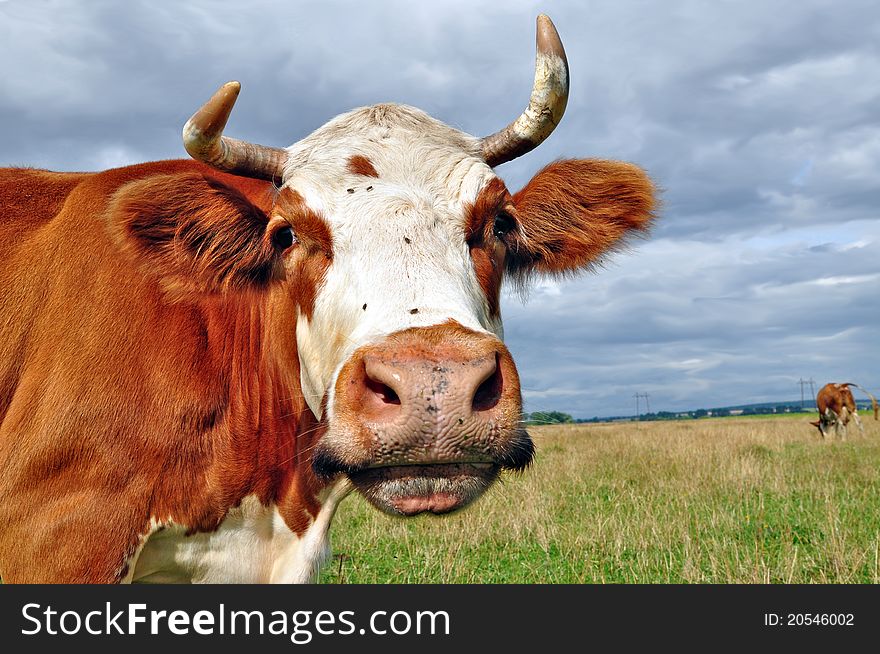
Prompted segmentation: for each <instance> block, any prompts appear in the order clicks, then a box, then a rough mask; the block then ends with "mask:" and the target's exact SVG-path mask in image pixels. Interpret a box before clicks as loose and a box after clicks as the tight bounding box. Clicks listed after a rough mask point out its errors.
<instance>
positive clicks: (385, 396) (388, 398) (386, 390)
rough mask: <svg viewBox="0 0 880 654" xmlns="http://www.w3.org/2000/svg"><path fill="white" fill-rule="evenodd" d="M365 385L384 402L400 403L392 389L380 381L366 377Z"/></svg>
mask: <svg viewBox="0 0 880 654" xmlns="http://www.w3.org/2000/svg"><path fill="white" fill-rule="evenodd" d="M366 386H367V388H368V389H370V391H371V392H372V393H373V395H375V396H376V397H378V398H379V399H380V400H381V401H382V402H384V403H385V404H400V397H398V395H397V393H395V392H394V389H393V388H391V387H390V386H388V385H387V384H383V383H382V382H380V381H376V380H375V379H371V378H370V377H367V379H366Z"/></svg>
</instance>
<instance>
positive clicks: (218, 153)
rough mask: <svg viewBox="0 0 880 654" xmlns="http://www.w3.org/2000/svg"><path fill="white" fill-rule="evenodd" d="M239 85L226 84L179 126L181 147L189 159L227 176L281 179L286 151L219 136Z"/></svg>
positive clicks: (236, 95)
mask: <svg viewBox="0 0 880 654" xmlns="http://www.w3.org/2000/svg"><path fill="white" fill-rule="evenodd" d="M240 90H241V84H239V83H238V82H227V83H226V84H224V85H223V86H221V87H220V88H219V89H217V92H216V93H215V94H214V95H213V96H211V99H210V100H208V101H207V102H206V103H205V104H204V105H202V108H201V109H199V110H198V111H197V112H195V113H194V114H193V116H192V118H190V119H189V120H188V121H186V125H184V126H183V146H184V147H185V148H186V151H187V152H189V154H190V156H191V157H192V158H193V159H196V160H198V161H201V162H203V163H206V164H208V165H209V166H213V167H214V168H217V169H219V170H222V171H224V172H227V173H234V174H236V175H242V176H244V177H256V178H259V179H268V180H277V179H281V177H282V172H283V170H284V163H285V162H286V161H287V151H286V150H282V149H281V148H270V147H267V146H265V145H256V144H254V143H248V142H246V141H239V140H238V139H233V138H229V137H228V136H223V128H224V127H226V121H227V120H229V114H230V112H231V111H232V106H233V105H234V104H235V100H236V99H237V98H238V92H239V91H240Z"/></svg>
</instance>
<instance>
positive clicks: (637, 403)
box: [633, 393, 641, 421]
mask: <svg viewBox="0 0 880 654" xmlns="http://www.w3.org/2000/svg"><path fill="white" fill-rule="evenodd" d="M633 397H634V398H636V420H637V421H638V420H640V418H639V398H640V397H641V395H640V394H639V393H636V394H635V395H633Z"/></svg>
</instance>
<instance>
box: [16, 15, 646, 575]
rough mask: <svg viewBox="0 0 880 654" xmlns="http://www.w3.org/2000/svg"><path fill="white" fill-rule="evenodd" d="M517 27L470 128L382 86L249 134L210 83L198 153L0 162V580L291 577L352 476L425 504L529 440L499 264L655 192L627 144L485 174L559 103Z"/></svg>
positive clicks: (583, 247) (547, 261) (617, 236)
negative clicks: (295, 137)
mask: <svg viewBox="0 0 880 654" xmlns="http://www.w3.org/2000/svg"><path fill="white" fill-rule="evenodd" d="M537 40H538V48H537V50H538V54H537V64H536V75H535V84H534V87H533V92H532V98H531V102H530V104H529V107H528V108H527V110H526V111H525V112H524V113H523V114H522V115H521V116H520V117H519V118H517V119H516V120H515V121H514V122H512V123H510V124H509V125H508V126H507V127H504V128H503V129H501V130H500V131H498V132H495V133H494V134H491V135H489V136H486V137H483V138H477V137H474V136H472V135H470V134H466V133H463V132H461V131H459V130H457V129H454V128H452V127H449V126H448V125H445V124H443V123H442V122H440V121H438V120H436V119H434V118H432V117H430V116H428V115H427V114H425V113H424V112H422V111H420V110H418V109H415V108H413V107H408V106H404V105H398V104H379V105H375V106H371V107H363V108H360V109H355V110H353V111H351V112H349V113H346V114H343V115H341V116H337V117H336V118H334V119H332V120H330V121H329V122H328V123H326V124H325V125H324V126H322V127H320V128H318V129H317V130H316V131H315V132H314V133H312V134H311V135H309V136H307V137H305V138H304V139H302V140H301V141H299V142H297V143H295V144H293V145H291V146H290V147H288V148H285V149H282V148H275V147H267V146H260V145H256V144H252V143H246V142H243V141H239V140H236V139H233V138H230V137H227V136H224V135H223V134H222V132H223V129H224V127H225V125H226V121H227V119H228V117H229V114H230V111H231V110H232V106H233V103H234V102H235V99H236V97H237V95H238V92H239V85H238V83H236V82H230V83H228V84H226V85H224V86H223V87H221V88H220V90H219V91H217V93H215V95H214V97H213V98H211V99H210V100H209V101H208V102H207V103H206V104H205V105H204V106H203V107H202V108H201V109H200V110H199V111H197V112H196V113H195V114H194V115H193V117H192V118H191V119H190V121H189V122H187V124H186V125H185V127H184V133H183V136H184V144H185V147H186V149H187V151H188V152H189V153H190V155H191V156H192V157H193V158H195V159H196V160H197V161H160V162H154V163H145V164H141V165H135V166H128V167H125V168H118V169H114V170H107V171H103V172H97V173H55V172H48V171H42V170H31V169H0V576H2V577H3V580H4V581H8V582H131V581H143V582H172V581H174V582H304V581H309V580H311V579H313V578H314V576H315V574H316V571H317V570H318V568H319V566H320V565H321V563H322V562H323V561H324V560H326V558H327V556H328V555H329V535H328V530H329V526H330V523H331V520H332V519H333V516H334V512H335V511H336V508H337V506H338V505H339V502H340V501H341V500H342V499H343V498H344V497H345V496H346V495H347V494H349V493H350V492H352V491H357V492H358V493H360V494H361V495H362V496H363V497H364V498H366V499H367V500H368V501H369V502H370V503H371V504H373V505H374V506H375V507H377V508H378V509H379V510H382V511H385V512H387V513H391V514H394V515H398V516H413V515H417V514H420V513H433V514H443V513H448V512H451V511H455V510H458V509H460V508H462V507H465V506H467V505H468V504H470V503H471V502H473V501H474V500H475V499H477V498H478V497H480V496H481V495H482V494H483V493H484V492H485V491H486V489H488V488H489V487H490V486H491V485H492V484H493V483H494V481H495V480H496V479H497V478H498V477H499V475H500V474H502V473H504V472H505V471H518V470H523V469H524V468H525V467H527V466H528V465H529V463H530V461H531V460H532V457H533V445H532V441H531V439H530V437H529V435H528V433H527V432H526V431H525V429H524V428H523V422H522V420H521V418H522V401H521V393H520V385H519V378H518V373H517V369H516V366H515V364H514V362H513V358H512V356H511V354H510V352H509V351H508V349H507V348H506V347H505V345H504V343H503V326H502V320H501V311H500V302H499V296H500V288H501V282H502V278H503V277H504V276H505V275H507V276H513V278H514V279H515V280H517V281H527V280H528V279H530V278H532V277H533V276H534V275H536V274H551V275H554V274H555V275H565V274H568V273H572V272H575V271H578V270H584V269H589V268H590V267H592V266H594V265H595V264H596V262H601V261H602V260H603V258H604V256H605V255H606V253H608V252H610V251H613V250H615V249H616V248H618V247H619V246H620V245H621V244H622V243H624V242H625V241H626V239H627V238H628V237H631V236H634V235H639V234H643V233H645V231H646V230H647V229H648V227H649V226H650V224H651V221H652V219H653V217H654V210H655V193H654V187H653V185H652V183H651V181H650V180H649V178H648V177H647V175H646V174H645V173H644V172H643V171H642V170H641V169H640V168H638V167H637V166H635V165H632V164H628V163H621V162H614V161H605V160H597V159H573V160H563V161H557V162H555V163H552V164H550V165H549V166H547V167H545V168H544V169H543V170H541V171H540V172H538V173H537V174H536V175H535V176H534V177H533V178H532V179H531V181H529V182H528V183H527V184H526V185H525V187H524V188H522V189H521V190H520V191H518V192H515V193H511V192H510V191H509V190H508V189H507V186H506V185H505V183H504V182H503V181H502V179H501V178H500V177H499V176H498V174H496V172H495V167H496V166H498V165H500V164H502V163H504V162H506V161H510V160H511V159H514V158H515V157H518V156H520V155H523V154H525V153H526V152H528V151H529V150H531V149H532V148H534V147H536V146H537V145H539V144H540V143H541V141H543V140H544V139H545V138H547V137H548V136H549V135H550V133H551V132H552V131H553V128H554V127H555V126H556V124H558V122H559V120H560V119H561V117H562V113H563V110H564V109H565V106H566V102H567V93H568V67H567V61H566V57H565V52H564V50H563V48H562V43H561V42H560V40H559V37H558V34H557V33H556V30H555V28H554V27H553V25H552V23H551V22H550V20H549V19H548V18H547V17H546V16H540V17H539V18H538V39H537ZM265 101H266V102H271V98H266V99H265Z"/></svg>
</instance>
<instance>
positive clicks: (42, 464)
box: [0, 162, 321, 582]
mask: <svg viewBox="0 0 880 654" xmlns="http://www.w3.org/2000/svg"><path fill="white" fill-rule="evenodd" d="M168 175H178V176H179V177H178V179H179V180H181V181H182V182H185V183H182V184H181V185H180V187H181V188H180V189H179V190H177V191H176V192H173V193H172V194H171V196H169V197H171V198H172V200H173V202H176V203H178V205H179V204H180V203H181V202H183V203H184V205H185V206H190V207H195V209H194V211H192V212H190V213H187V212H184V213H183V215H182V216H180V220H182V221H193V222H194V224H195V225H196V227H194V229H196V230H198V229H201V228H202V227H203V226H204V224H205V223H204V221H208V222H214V224H215V225H216V226H217V227H218V228H219V227H222V228H223V230H226V231H227V232H228V230H231V234H234V237H232V238H233V241H226V240H225V239H226V238H227V237H229V236H230V233H226V232H225V233H224V234H217V235H213V234H207V232H210V231H211V230H209V229H206V230H205V231H206V236H205V238H207V239H209V241H208V242H206V243H205V244H203V247H202V251H201V252H199V251H198V248H197V247H196V248H195V249H192V247H191V246H193V245H194V241H193V240H192V239H189V238H187V237H186V236H185V235H184V237H183V238H182V239H181V237H180V236H178V234H179V228H180V227H179V225H178V226H177V227H175V226H174V220H175V217H174V216H172V215H170V214H169V213H168V211H167V205H161V203H159V204H153V203H150V202H141V201H142V200H145V199H146V198H143V197H142V196H143V193H145V192H146V190H147V189H150V188H152V189H156V188H160V189H165V190H167V191H174V189H173V188H170V187H169V185H170V182H171V180H169V179H168V177H167V176H168ZM141 180H142V181H141ZM157 185H158V186H157ZM23 186H27V191H22V190H21V189H20V188H19V190H18V191H15V190H14V187H23ZM126 188H127V189H128V190H130V191H132V192H133V193H134V196H135V197H136V198H137V199H138V202H139V203H140V206H141V207H143V210H144V211H153V212H154V213H155V215H156V217H157V218H160V223H161V225H160V229H159V230H158V231H157V232H156V237H157V238H156V242H157V244H158V246H159V247H158V249H159V252H160V254H159V255H158V256H157V255H156V253H155V252H152V251H147V250H145V249H144V243H145V240H144V238H145V235H146V236H147V237H149V238H152V236H153V232H152V231H151V230H150V229H149V226H148V225H147V224H146V222H147V221H143V220H142V219H140V218H138V217H137V216H136V215H135V214H134V213H132V211H131V207H132V203H130V202H128V201H127V198H126V197H125V194H124V191H123V189H126ZM186 189H189V192H190V193H191V194H193V195H192V196H190V197H187V193H186ZM15 192H18V193H19V194H21V195H23V196H26V195H28V194H30V196H32V197H34V198H39V200H37V201H36V202H37V204H38V205H40V206H43V207H47V208H54V209H55V210H56V213H55V214H54V215H52V216H49V217H46V216H45V215H43V214H39V213H35V212H32V211H31V210H30V208H29V206H28V205H27V203H23V204H21V205H16V204H14V203H12V204H10V207H6V208H5V213H4V215H3V218H2V220H0V224H2V225H3V229H5V230H7V231H10V232H11V233H14V235H15V238H7V239H4V240H3V242H2V243H0V524H2V525H3V528H2V529H0V575H2V577H3V579H4V581H9V582H14V581H30V582H58V581H66V582H113V581H118V580H119V579H120V578H121V576H122V575H123V574H124V570H125V566H124V563H125V560H126V558H127V557H128V556H130V555H131V554H132V553H133V552H134V550H135V548H136V546H137V544H138V542H139V541H138V538H139V535H141V534H143V533H145V531H146V529H147V526H148V524H149V521H150V518H151V517H155V518H158V519H163V520H164V519H172V520H174V521H175V522H176V523H178V524H182V525H186V526H187V527H188V528H189V529H190V530H191V531H204V530H212V529H215V528H216V527H217V526H218V525H219V523H220V522H221V521H222V519H223V517H224V515H225V514H226V512H227V511H228V510H229V509H230V508H231V507H232V506H235V505H236V504H237V503H239V502H240V501H241V499H242V498H243V497H245V496H246V495H249V494H256V495H257V497H259V499H260V500H261V501H263V502H264V503H269V502H276V503H277V504H278V505H279V509H280V511H281V513H282V516H283V517H284V518H285V520H286V522H287V523H288V525H289V526H290V527H291V529H294V530H296V531H300V532H301V531H302V530H303V529H305V528H306V527H307V526H308V522H309V521H310V516H314V515H315V514H316V513H317V510H318V501H317V497H316V495H317V492H318V489H319V488H320V486H319V484H318V482H317V480H316V479H315V477H314V474H313V473H312V469H311V466H310V457H309V456H308V454H307V453H308V452H310V450H311V448H312V447H313V446H314V444H315V442H316V440H317V439H318V438H319V436H320V433H321V431H320V429H316V427H317V425H316V424H315V421H314V418H313V417H312V416H311V412H310V411H309V410H308V409H307V408H306V407H305V404H304V402H303V400H302V392H301V390H300V387H299V368H298V357H297V353H296V344H295V337H294V335H293V331H294V330H293V329H292V326H293V325H294V324H295V319H296V318H295V304H294V302H293V300H292V298H291V296H290V294H289V288H288V286H287V285H286V284H284V283H279V284H275V285H272V286H269V287H267V286H266V282H267V281H268V277H269V276H268V275H265V274H253V271H254V270H261V267H260V265H261V264H259V263H258V264H257V265H256V266H254V265H253V263H254V262H261V261H264V259H263V258H262V257H264V256H268V251H267V250H266V249H265V248H264V241H263V238H262V235H261V234H260V232H259V229H257V228H256V226H255V224H262V221H263V218H262V217H261V216H260V213H259V212H260V211H262V212H265V211H266V209H268V207H267V204H266V203H267V199H268V198H270V197H271V186H270V185H268V184H265V183H255V182H253V181H252V180H246V179H242V178H238V177H234V176H231V175H223V174H221V173H216V172H211V171H209V170H208V169H207V168H205V167H204V166H202V165H200V164H196V163H194V162H160V163H155V164H146V165H142V166H133V167H129V168H124V169H119V170H112V171H107V172H104V173H97V174H88V175H80V176H73V177H71V176H69V175H58V174H55V173H48V172H37V171H33V172H32V171H27V172H26V173H25V174H24V175H23V176H17V175H16V174H15V173H9V172H8V171H0V197H7V198H8V197H9V196H10V195H11V194H13V193H15ZM65 192H66V196H64V193H65ZM44 193H45V195H44ZM62 196H64V197H63V201H62ZM245 198H248V199H249V200H250V202H252V203H253V205H252V208H248V204H247V201H246V200H245ZM41 203H42V204H41ZM258 206H259V207H260V208H259V209H257V207H258ZM114 211H121V213H114ZM242 211H244V213H245V214H246V216H245V217H246V219H245V221H244V225H243V226H242V225H233V224H232V223H233V222H234V218H233V216H235V217H240V216H241V213H242ZM115 219H116V220H121V221H123V226H120V225H119V224H114V220H115ZM108 223H109V225H110V229H108V228H107V226H108ZM191 224H192V223H191ZM10 225H11V227H10ZM121 238H122V239H130V240H126V241H125V244H126V248H125V249H126V250H127V252H123V251H122V250H121V249H120V248H119V247H118V243H119V240H120V239H121ZM175 239H181V240H180V241H179V242H180V243H181V245H180V246H179V247H181V248H182V254H178V252H177V250H176V249H175V247H178V246H175V245H171V244H173V243H175ZM212 239H217V240H212ZM206 250H207V254H209V255H210V258H209V259H205V260H204V261H203V260H200V259H199V257H202V256H205V255H206ZM242 254H243V260H244V264H243V268H237V266H236V262H237V261H238V259H236V261H233V262H231V261H228V260H225V259H224V257H225V256H235V257H238V256H239V255H242ZM132 256H134V257H135V258H136V259H138V258H140V259H141V260H144V259H143V258H144V257H146V260H151V259H150V258H151V257H154V256H157V258H156V259H155V269H154V270H150V271H146V269H145V268H144V267H142V266H132V265H131V258H132ZM180 256H182V259H178V258H177V257H180ZM187 257H189V258H187ZM181 260H182V261H183V262H184V263H185V264H190V263H193V262H194V268H195V270H196V271H197V273H198V274H199V275H200V276H201V277H200V282H199V283H200V287H199V288H200V289H201V290H203V291H210V290H218V289H223V288H238V287H239V286H242V287H243V286H245V285H247V284H248V283H252V284H253V285H254V286H255V288H254V289H253V291H254V292H252V293H246V294H240V293H232V294H230V293H219V294H216V293H215V294H198V295H193V294H188V295H186V296H185V297H183V298H178V300H177V301H176V302H173V303H170V302H168V299H167V293H166V292H165V289H164V288H163V283H167V280H166V281H165V282H162V281H161V280H162V279H164V276H171V277H172V278H174V279H175V280H179V279H180V276H181V274H182V273H181V269H180V268H179V267H178V266H179V262H180V261H181ZM174 283H175V284H177V283H178V281H175V282H174Z"/></svg>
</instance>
